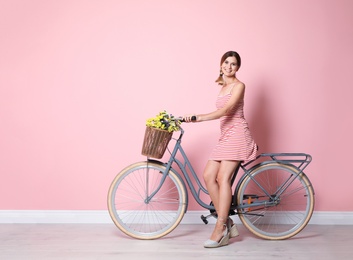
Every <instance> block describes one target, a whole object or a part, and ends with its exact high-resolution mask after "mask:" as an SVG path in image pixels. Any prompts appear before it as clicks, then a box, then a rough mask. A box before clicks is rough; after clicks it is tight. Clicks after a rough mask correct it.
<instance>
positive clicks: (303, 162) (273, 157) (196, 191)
mask: <svg viewBox="0 0 353 260" xmlns="http://www.w3.org/2000/svg"><path fill="white" fill-rule="evenodd" d="M180 131H181V133H180V136H179V138H177V139H174V138H173V140H175V141H176V143H175V146H174V148H173V150H172V153H171V156H170V158H169V160H168V162H167V163H162V162H160V161H157V160H153V159H148V161H151V162H158V163H160V164H162V165H164V166H165V170H164V172H163V177H162V179H161V181H160V183H159V186H158V187H157V189H156V190H155V191H154V192H152V193H151V194H150V195H149V196H148V197H147V198H146V200H145V202H146V203H148V202H149V201H150V200H151V199H152V198H153V196H154V195H155V194H156V193H157V192H158V191H159V189H160V188H161V187H162V185H163V183H164V181H165V179H166V177H167V174H168V172H169V171H170V170H172V171H174V172H176V173H177V174H178V176H180V174H179V172H177V171H175V170H174V169H173V168H172V165H173V163H176V164H177V165H178V168H179V169H180V171H181V172H182V174H183V177H184V178H185V180H186V183H187V185H188V187H189V189H190V191H191V193H192V195H193V197H194V199H195V200H196V202H197V203H198V204H199V205H200V206H202V207H203V208H205V209H208V210H210V211H212V210H215V208H214V206H213V205H211V204H209V203H206V202H204V201H202V200H201V198H200V193H201V192H203V193H204V194H206V195H209V193H208V191H207V189H206V188H205V187H204V186H203V185H202V183H201V181H200V179H199V177H198V176H197V174H196V172H195V170H194V168H193V167H192V165H191V163H190V161H189V159H188V157H187V155H186V153H185V151H184V149H183V148H182V146H181V139H182V136H183V135H184V130H183V129H182V128H180ZM178 152H180V154H181V156H182V159H183V162H182V161H181V160H179V159H177V158H176V155H177V154H178ZM266 157H269V158H270V160H268V159H267V160H265V161H262V162H260V163H257V164H255V165H253V166H251V165H252V164H253V163H254V162H255V161H258V160H259V159H260V158H266ZM282 157H284V158H285V159H281V158H282ZM288 157H290V158H289V159H288ZM291 157H295V158H298V157H304V159H291ZM271 162H277V163H281V164H286V165H290V166H293V167H295V168H297V169H298V170H299V173H298V174H295V176H291V177H290V178H289V179H288V180H287V181H286V182H284V183H283V185H282V186H281V187H279V188H278V190H277V191H276V192H275V194H268V193H267V192H266V191H265V190H264V189H263V191H264V192H265V193H266V195H267V196H268V197H270V198H273V200H272V202H267V204H266V206H272V205H275V203H276V202H275V201H276V199H277V198H278V197H279V196H280V195H281V194H282V193H283V192H284V191H285V190H286V188H287V187H288V186H289V185H290V184H291V183H292V182H293V181H294V180H295V178H297V177H299V176H300V174H304V173H303V170H304V169H305V168H306V167H307V166H308V164H309V163H310V162H311V156H310V155H308V154H304V153H264V154H260V155H258V156H257V157H256V158H255V159H254V160H252V161H249V162H247V163H240V164H239V166H238V167H237V168H236V169H235V171H234V174H233V176H232V179H231V186H233V184H234V181H235V178H236V176H237V173H238V171H239V169H240V168H242V170H243V171H244V174H243V175H242V176H241V178H240V180H239V182H238V183H237V186H236V188H235V194H236V193H237V191H238V189H239V185H240V184H241V182H242V180H243V179H244V178H246V177H248V176H249V177H250V178H252V177H251V175H249V173H250V172H251V171H252V170H253V169H255V168H256V167H260V166H262V165H264V164H268V163H271ZM295 164H299V165H295ZM249 165H250V168H247V167H248V166H249ZM187 170H189V171H190V172H191V176H192V178H193V180H194V181H196V184H197V186H198V188H195V186H194V184H193V183H192V178H191V177H190V175H189V174H188V172H187ZM292 177H293V178H292ZM252 179H253V178H252ZM181 181H182V183H183V184H184V186H185V182H184V181H183V180H182V179H181ZM253 181H254V182H255V183H257V182H256V180H255V179H253ZM257 185H258V186H259V187H260V188H262V187H261V185H260V184H258V183H257ZM310 185H311V184H310ZM235 200H236V198H234V201H233V203H232V205H231V207H230V210H235V209H241V208H249V207H258V206H264V203H263V202H259V203H256V202H252V203H251V204H247V203H246V204H242V205H236V201H235Z"/></svg>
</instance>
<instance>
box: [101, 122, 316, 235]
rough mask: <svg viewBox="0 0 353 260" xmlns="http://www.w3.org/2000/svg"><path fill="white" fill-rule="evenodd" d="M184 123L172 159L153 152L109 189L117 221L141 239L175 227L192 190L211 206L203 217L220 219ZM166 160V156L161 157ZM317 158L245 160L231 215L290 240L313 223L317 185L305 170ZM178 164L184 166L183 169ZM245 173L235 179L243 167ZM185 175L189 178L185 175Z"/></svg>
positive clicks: (253, 229) (250, 226)
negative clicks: (187, 145)
mask: <svg viewBox="0 0 353 260" xmlns="http://www.w3.org/2000/svg"><path fill="white" fill-rule="evenodd" d="M183 135H184V130H183V129H182V128H181V127H180V134H179V137H178V138H172V140H173V141H174V142H175V145H174V147H173V148H172V149H168V148H167V150H168V152H169V154H170V157H169V159H168V161H167V162H162V161H160V160H156V159H152V158H149V157H147V160H146V161H141V162H136V163H134V164H132V165H129V166H127V167H126V168H124V169H123V170H122V171H120V172H119V173H118V174H117V175H116V177H115V178H114V180H113V181H112V183H111V185H110V188H109V192H108V210H109V214H110V216H111V218H112V220H113V222H114V224H115V225H116V226H117V227H118V228H119V229H120V230H121V231H122V232H123V233H125V234H126V235H128V236H130V237H133V238H137V239H157V238H161V237H163V236H165V235H167V234H169V233H170V232H172V231H173V230H174V229H175V228H176V227H177V226H178V225H179V223H180V222H181V220H182V219H183V216H184V214H185V213H186V211H187V209H188V202H189V198H188V192H187V188H188V189H189V190H190V191H191V194H192V196H193V198H194V199H195V200H196V202H197V203H198V204H199V205H200V206H202V207H203V208H205V209H207V210H209V211H210V213H209V214H208V215H207V216H204V215H202V216H201V219H202V220H203V222H204V223H205V224H207V223H208V220H207V219H208V218H209V217H215V218H217V213H216V212H215V208H214V206H213V204H212V202H205V201H203V200H202V198H201V197H202V196H201V194H206V195H208V192H207V190H206V188H205V187H204V186H203V185H202V183H201V181H200V179H199V177H198V175H197V174H196V172H195V171H194V169H193V167H192V164H191V162H190V161H189V159H188V156H187V154H186V153H185V151H184V149H183V148H182V145H181V141H182V138H183ZM159 159H160V158H159ZM311 160H312V157H311V156H310V155H309V154H306V153H262V154H260V155H258V156H257V158H256V159H255V160H252V161H249V162H246V163H241V164H240V165H239V167H238V168H237V169H236V170H235V172H234V174H233V177H232V180H231V184H232V187H233V189H234V195H233V199H232V203H231V207H230V211H229V215H238V216H239V218H240V220H241V222H242V223H243V224H244V226H245V227H246V228H247V229H248V230H249V231H250V232H252V233H253V234H255V235H256V236H258V237H260V238H263V239H270V240H281V239H288V238H290V237H293V236H295V235H296V234H298V233H299V232H300V231H301V230H303V228H304V227H305V226H306V225H307V224H308V222H309V220H310V218H311V216H312V213H313V211H314V202H315V197H314V188H313V185H312V183H311V182H310V180H309V178H308V177H307V175H306V174H305V173H304V169H305V168H306V167H307V166H308V165H309V163H310V162H311ZM177 169H178V170H177ZM240 169H242V171H243V174H242V176H241V177H240V178H239V180H238V181H237V182H236V183H235V180H236V176H237V174H238V171H239V170H240ZM182 177H183V178H182Z"/></svg>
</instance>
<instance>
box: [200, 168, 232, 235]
mask: <svg viewBox="0 0 353 260" xmlns="http://www.w3.org/2000/svg"><path fill="white" fill-rule="evenodd" d="M238 164H239V162H237V161H221V162H216V161H209V162H208V163H207V165H206V169H205V171H204V180H205V183H206V187H207V190H208V192H209V194H210V197H211V200H212V202H213V204H214V206H215V209H216V212H217V215H218V219H217V222H216V225H215V229H214V230H213V233H212V235H211V237H210V239H211V240H213V241H219V240H220V239H221V237H222V235H223V231H224V224H225V223H226V221H227V218H228V214H229V208H230V204H231V200H232V189H231V185H230V181H231V178H232V175H233V173H234V170H235V168H236V167H237V166H238Z"/></svg>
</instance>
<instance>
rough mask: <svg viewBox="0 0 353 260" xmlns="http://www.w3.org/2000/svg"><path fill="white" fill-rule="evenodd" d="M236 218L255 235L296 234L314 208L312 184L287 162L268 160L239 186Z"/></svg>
mask: <svg viewBox="0 0 353 260" xmlns="http://www.w3.org/2000/svg"><path fill="white" fill-rule="evenodd" d="M237 203H238V204H237V205H249V204H255V203H260V204H261V205H260V204H258V206H255V207H254V206H252V207H248V208H246V207H245V208H239V209H238V214H239V218H240V220H241V221H242V223H243V224H244V225H245V227H246V228H247V229H248V230H249V231H251V232H252V233H253V234H255V235H256V236H259V237H261V238H264V239H270V240H281V239H287V238H290V237H292V236H294V235H296V234H298V233H299V232H300V231H301V230H302V229H303V228H304V227H305V226H306V225H307V224H308V222H309V220H310V218H311V216H312V213H313V211H314V192H313V187H312V186H311V183H310V181H309V179H308V178H307V176H306V175H305V174H304V173H300V172H299V170H298V169H297V168H295V167H293V166H291V165H286V164H281V163H276V162H274V163H270V164H266V165H262V166H259V167H257V168H255V169H254V170H253V171H251V172H250V173H249V175H248V176H247V177H245V178H244V179H243V181H242V183H241V184H240V186H239V191H238V194H237Z"/></svg>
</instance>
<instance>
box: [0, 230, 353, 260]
mask: <svg viewBox="0 0 353 260" xmlns="http://www.w3.org/2000/svg"><path fill="white" fill-rule="evenodd" d="M212 228H213V226H212V225H210V224H209V225H204V224H199V225H186V224H183V225H179V226H178V227H177V228H176V229H175V230H174V231H173V232H172V233H170V234H169V235H167V236H165V237H163V238H160V239H158V240H136V239H132V238H130V237H127V236H125V235H124V234H123V233H121V232H120V231H119V230H118V229H117V228H116V227H115V226H114V225H113V224H0V259H2V260H7V259H11V260H12V259H25V260H27V259H36V260H37V259H74V260H76V259H85V260H87V259H128V260H133V259H137V258H139V259H154V260H158V259H163V260H169V259H181V260H187V259H262V260H266V259H271V260H273V259H320V260H321V259H353V243H352V240H353V239H352V238H353V236H352V233H353V225H352V226H327V225H325V226H324V225H308V226H307V227H306V228H305V229H304V230H303V231H302V232H301V233H300V234H298V235H297V236H295V237H294V238H291V239H288V240H283V241H267V240H262V239H259V238H257V237H254V236H253V235H252V234H250V233H249V232H248V231H247V230H246V229H245V228H244V227H243V226H242V225H238V229H239V231H240V236H239V237H237V238H233V239H232V240H230V241H231V242H230V244H229V245H228V246H225V247H221V248H216V249H206V248H203V246H202V244H203V242H204V240H206V239H207V238H208V236H209V235H210V232H211V230H212Z"/></svg>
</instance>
